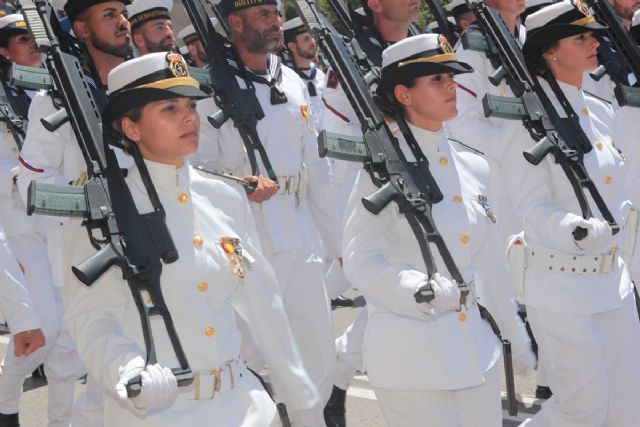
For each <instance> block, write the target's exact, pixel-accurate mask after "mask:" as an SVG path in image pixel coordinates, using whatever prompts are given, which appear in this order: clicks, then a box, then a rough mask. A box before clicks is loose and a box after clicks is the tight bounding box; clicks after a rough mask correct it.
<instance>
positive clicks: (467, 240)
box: [460, 234, 471, 245]
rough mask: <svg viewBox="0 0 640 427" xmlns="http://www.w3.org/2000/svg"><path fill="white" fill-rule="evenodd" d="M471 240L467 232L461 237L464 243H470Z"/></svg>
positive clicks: (461, 241)
mask: <svg viewBox="0 0 640 427" xmlns="http://www.w3.org/2000/svg"><path fill="white" fill-rule="evenodd" d="M469 240H471V239H470V238H469V236H467V235H466V234H463V235H462V237H460V243H462V244H463V245H466V244H467V243H469Z"/></svg>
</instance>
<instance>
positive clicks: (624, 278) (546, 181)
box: [504, 81, 631, 314]
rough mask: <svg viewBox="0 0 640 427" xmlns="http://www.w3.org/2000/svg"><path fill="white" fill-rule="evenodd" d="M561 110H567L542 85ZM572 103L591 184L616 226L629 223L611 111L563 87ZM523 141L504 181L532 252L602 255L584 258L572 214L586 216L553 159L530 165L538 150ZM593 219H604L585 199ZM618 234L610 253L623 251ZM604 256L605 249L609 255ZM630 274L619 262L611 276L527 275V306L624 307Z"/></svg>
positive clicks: (512, 149)
mask: <svg viewBox="0 0 640 427" xmlns="http://www.w3.org/2000/svg"><path fill="white" fill-rule="evenodd" d="M541 84H542V86H543V88H545V90H546V92H547V93H548V94H549V98H550V99H551V100H552V102H553V103H554V105H555V107H556V110H557V111H558V113H559V114H560V115H561V117H562V116H565V117H566V115H565V114H564V111H563V110H562V108H561V107H560V106H559V103H558V101H557V100H556V98H555V96H554V95H553V93H552V91H551V90H550V89H549V86H548V85H547V83H546V82H545V81H541ZM558 84H559V85H560V88H561V89H562V91H563V92H564V94H565V95H566V97H567V100H568V101H569V103H570V104H571V106H572V107H573V109H574V110H575V112H576V113H577V114H578V116H579V118H580V125H581V127H582V129H583V130H584V131H585V133H586V135H587V136H588V138H589V140H590V141H591V143H592V145H593V147H594V148H593V149H592V150H591V151H590V152H589V153H587V154H585V156H584V164H585V166H586V169H587V172H588V173H589V175H590V176H591V179H592V180H593V182H594V183H595V185H596V187H597V188H598V190H599V192H600V194H601V195H602V197H603V198H604V200H605V202H606V204H607V206H608V207H609V210H610V211H611V213H612V214H613V216H614V217H615V219H616V221H617V223H618V224H620V225H623V224H624V223H625V221H624V220H625V216H626V212H627V210H628V208H629V202H628V200H627V194H626V192H625V190H624V179H625V175H624V174H625V170H624V160H623V158H622V157H621V156H620V154H619V152H618V150H617V149H616V148H615V147H614V146H613V144H612V141H611V137H610V135H611V124H612V121H613V109H612V108H611V106H610V105H609V104H608V103H605V102H602V101H601V100H597V99H596V98H593V97H591V96H588V95H586V94H585V93H584V92H583V91H581V90H579V89H577V88H576V87H575V86H571V85H568V84H565V83H562V82H558ZM521 132H522V134H521V136H519V137H518V138H517V139H514V140H513V141H512V143H511V144H510V145H509V150H508V152H507V161H505V163H504V164H505V171H506V177H505V179H506V181H507V182H508V184H509V186H510V187H509V188H510V194H511V195H512V197H513V201H514V206H515V207H516V210H517V212H518V217H519V218H522V219H523V226H524V236H525V240H526V242H527V245H528V246H529V248H530V249H531V250H535V249H536V248H541V249H543V250H545V249H546V250H552V251H557V252H560V253H564V254H572V255H600V253H595V254H592V253H584V251H582V250H580V249H579V248H578V247H577V246H576V244H575V242H574V240H573V236H572V234H571V233H572V231H573V230H572V229H569V228H570V227H569V226H568V224H567V220H568V218H567V215H569V214H574V215H581V211H580V208H579V205H578V200H577V198H576V196H575V193H574V192H573V189H572V187H571V185H570V183H569V180H568V179H567V177H566V175H565V174H564V173H563V171H562V169H561V167H560V166H559V165H557V164H556V163H555V162H554V160H553V157H552V156H551V155H549V156H547V157H545V159H544V160H543V161H542V162H541V163H540V164H539V165H538V166H533V165H531V164H529V163H528V162H527V161H526V160H525V159H524V157H523V156H522V151H524V150H526V149H527V148H529V147H531V146H532V145H533V141H532V139H531V138H530V137H529V135H528V133H527V132H526V130H524V128H522V131H521ZM588 200H589V203H590V206H591V210H592V214H593V215H594V216H595V217H597V218H601V219H602V215H601V214H600V211H599V210H598V209H597V207H596V206H595V204H594V203H593V201H592V199H591V197H588ZM623 234H624V232H623V231H621V232H620V233H619V234H618V235H617V236H613V238H612V239H611V245H610V246H611V247H614V246H618V247H620V246H621V239H622V235H623ZM605 250H606V249H605ZM630 285H631V283H630V279H629V274H628V271H627V267H626V266H625V264H624V262H623V261H622V259H621V258H620V257H617V258H616V259H615V262H614V264H613V265H612V268H611V272H610V273H608V274H585V275H583V274H573V273H569V272H567V273H563V272H550V271H546V270H545V271H543V270H537V269H536V270H534V269H529V270H527V274H526V275H525V288H524V293H525V299H526V304H527V305H530V306H533V307H536V308H538V309H541V310H546V311H553V312H557V313H577V314H590V313H598V312H603V311H607V310H613V309H615V308H619V307H620V306H621V305H622V299H624V298H625V297H626V296H627V294H628V293H629V291H630V289H631V287H630Z"/></svg>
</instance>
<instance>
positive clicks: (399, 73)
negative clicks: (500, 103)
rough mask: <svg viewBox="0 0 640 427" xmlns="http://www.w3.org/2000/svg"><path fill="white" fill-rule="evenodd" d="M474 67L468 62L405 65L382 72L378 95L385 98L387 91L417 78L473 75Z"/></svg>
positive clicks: (426, 62)
mask: <svg viewBox="0 0 640 427" xmlns="http://www.w3.org/2000/svg"><path fill="white" fill-rule="evenodd" d="M472 72H473V67H472V66H471V65H469V64H467V63H466V62H460V61H445V62H428V61H425V62H416V63H413V64H409V65H405V66H404V67H399V68H396V67H394V68H393V69H391V70H388V71H386V72H385V70H383V71H382V77H381V78H380V83H379V84H378V89H377V90H378V95H380V96H383V95H384V94H385V93H386V92H387V91H389V90H393V87H394V86H395V85H397V84H400V83H405V82H407V81H411V80H413V79H415V78H417V77H422V76H428V75H431V74H441V73H453V74H464V73H472Z"/></svg>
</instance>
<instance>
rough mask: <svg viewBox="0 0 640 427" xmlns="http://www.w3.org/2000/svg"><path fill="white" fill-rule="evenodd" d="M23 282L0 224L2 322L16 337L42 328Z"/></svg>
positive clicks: (0, 315) (0, 314)
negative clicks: (20, 333)
mask: <svg viewBox="0 0 640 427" xmlns="http://www.w3.org/2000/svg"><path fill="white" fill-rule="evenodd" d="M23 282H24V278H23V277H22V273H21V272H20V266H19V265H18V263H17V262H16V259H15V257H14V256H13V254H12V253H11V250H10V249H9V245H8V244H7V239H6V236H5V234H4V230H3V229H2V225H1V223H0V318H1V319H0V320H4V321H6V322H7V324H8V325H9V329H10V330H11V333H12V334H14V335H15V334H17V333H19V332H24V331H30V330H33V329H38V328H41V327H42V326H41V324H40V320H39V319H38V316H37V314H36V313H34V312H33V302H32V301H31V297H30V296H29V293H28V292H27V290H26V288H25V287H24V286H23Z"/></svg>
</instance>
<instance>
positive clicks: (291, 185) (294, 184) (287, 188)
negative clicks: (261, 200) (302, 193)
mask: <svg viewBox="0 0 640 427" xmlns="http://www.w3.org/2000/svg"><path fill="white" fill-rule="evenodd" d="M299 186H300V175H297V176H278V194H295V193H297V192H298V189H299Z"/></svg>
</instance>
